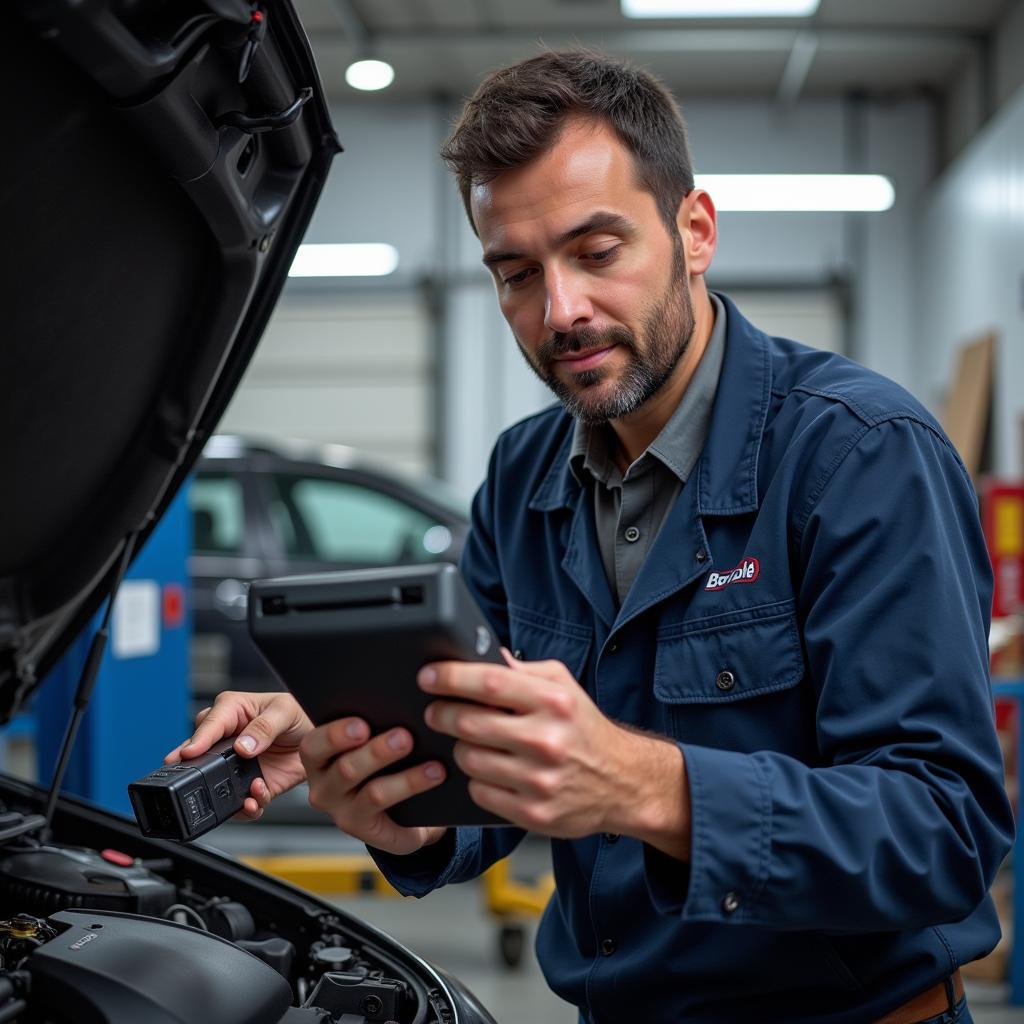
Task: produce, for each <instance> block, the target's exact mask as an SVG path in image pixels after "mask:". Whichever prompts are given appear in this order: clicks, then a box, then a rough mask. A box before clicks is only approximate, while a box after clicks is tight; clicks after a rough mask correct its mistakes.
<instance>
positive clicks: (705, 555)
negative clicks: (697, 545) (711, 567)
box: [693, 548, 708, 564]
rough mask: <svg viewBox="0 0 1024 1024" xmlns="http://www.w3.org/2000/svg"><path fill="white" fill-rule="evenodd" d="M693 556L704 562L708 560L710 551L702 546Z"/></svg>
mask: <svg viewBox="0 0 1024 1024" xmlns="http://www.w3.org/2000/svg"><path fill="white" fill-rule="evenodd" d="M693 557H694V558H696V559H697V561H698V562H700V563H702V564H703V563H704V562H706V561H707V560H708V553H707V552H706V551H705V550H704V549H703V548H701V549H700V551H698V552H697V554H695V555H694V556H693Z"/></svg>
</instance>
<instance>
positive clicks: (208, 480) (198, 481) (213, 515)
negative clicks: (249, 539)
mask: <svg viewBox="0 0 1024 1024" xmlns="http://www.w3.org/2000/svg"><path fill="white" fill-rule="evenodd" d="M188 503H189V506H190V507H191V509H192V550H193V551H195V552H197V553H199V554H204V555H240V554H241V553H242V541H243V539H244V536H245V512H244V505H243V501H242V485H241V483H240V482H239V481H238V480H237V479H235V478H234V477H232V476H227V475H220V474H217V475H206V474H203V475H200V476H197V477H196V478H195V479H194V480H193V481H192V486H191V487H190V488H189V496H188Z"/></svg>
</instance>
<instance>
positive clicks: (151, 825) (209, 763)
mask: <svg viewBox="0 0 1024 1024" xmlns="http://www.w3.org/2000/svg"><path fill="white" fill-rule="evenodd" d="M234 742H235V737H234V736H232V737H231V738H230V739H226V740H224V741H223V742H221V743H219V744H218V745H217V746H215V747H212V748H211V749H210V750H208V751H207V752H206V753H205V754H203V755H201V756H200V757H195V758H192V759H190V760H188V761H182V762H180V763H179V764H168V765H164V766H163V767H162V768H158V769H157V770H156V771H155V772H152V773H151V774H149V775H146V776H144V777H143V778H141V779H139V780H138V781H137V782H133V783H132V784H131V785H130V786H129V787H128V796H129V798H130V799H131V802H132V808H133V809H134V811H135V818H136V820H137V821H138V823H139V828H140V829H141V831H142V834H143V835H144V836H146V837H147V838H149V839H174V840H177V841H178V842H190V841H191V840H193V839H198V838H199V836H201V835H204V834H205V833H207V832H209V831H210V829H212V828H216V827H217V826H218V825H220V824H221V823H223V822H225V821H227V820H228V818H230V817H232V815H234V814H237V813H238V812H239V811H240V810H241V809H242V803H243V801H244V800H245V798H246V796H248V794H249V787H250V786H251V785H252V781H253V779H257V778H259V776H260V765H259V761H258V760H257V759H256V758H254V757H240V756H239V755H238V754H237V753H236V752H235V750H234V747H233V744H234Z"/></svg>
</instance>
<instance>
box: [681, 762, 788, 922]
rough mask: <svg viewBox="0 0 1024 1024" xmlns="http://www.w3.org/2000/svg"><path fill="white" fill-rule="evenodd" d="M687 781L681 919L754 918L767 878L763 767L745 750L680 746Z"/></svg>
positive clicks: (768, 816) (767, 803)
mask: <svg viewBox="0 0 1024 1024" xmlns="http://www.w3.org/2000/svg"><path fill="white" fill-rule="evenodd" d="M681 749H682V751H683V757H684V759H685V761H686V774H687V778H688V780H689V787H690V808H691V825H690V828H691V841H690V877H689V888H688V890H687V892H686V895H685V900H684V901H683V906H682V916H683V919H684V920H686V921H715V922H719V923H726V922H734V921H748V922H749V921H755V920H756V919H757V912H756V906H757V900H758V897H759V896H760V894H761V890H762V888H763V887H764V884H765V881H766V880H767V878H768V867H769V857H770V854H771V825H772V802H771V791H770V787H769V784H768V779H767V778H766V777H765V774H764V768H763V767H762V766H761V765H759V764H758V762H757V760H756V759H755V758H754V757H752V756H750V755H748V754H740V753H736V752H735V751H729V750H715V749H712V748H710V747H697V746H690V745H689V744H687V745H685V746H681Z"/></svg>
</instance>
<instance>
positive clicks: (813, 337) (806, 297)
mask: <svg viewBox="0 0 1024 1024" xmlns="http://www.w3.org/2000/svg"><path fill="white" fill-rule="evenodd" d="M711 286H712V288H714V287H715V284H714V283H713V282H712V284H711ZM722 290H723V291H724V292H725V293H726V294H727V295H728V296H729V298H731V299H732V300H733V301H734V302H735V303H736V305H737V306H738V307H739V310H740V312H741V313H742V314H743V315H744V316H745V317H746V318H747V319H748V320H749V321H750V322H751V323H752V324H754V325H755V326H756V327H760V328H761V330H762V331H764V332H765V333H766V334H771V335H775V336H777V337H782V338H792V339H793V340H794V341H799V342H802V343H803V344H804V345H810V346H812V347H813V348H822V349H825V350H827V351H829V352H842V353H844V354H847V353H846V344H845V339H846V334H847V329H846V316H845V313H844V309H843V296H842V292H841V291H840V289H839V288H831V287H823V288H779V289H772V288H763V289H762V288H745V287H738V288H729V287H728V286H727V285H726V286H723V287H722Z"/></svg>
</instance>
